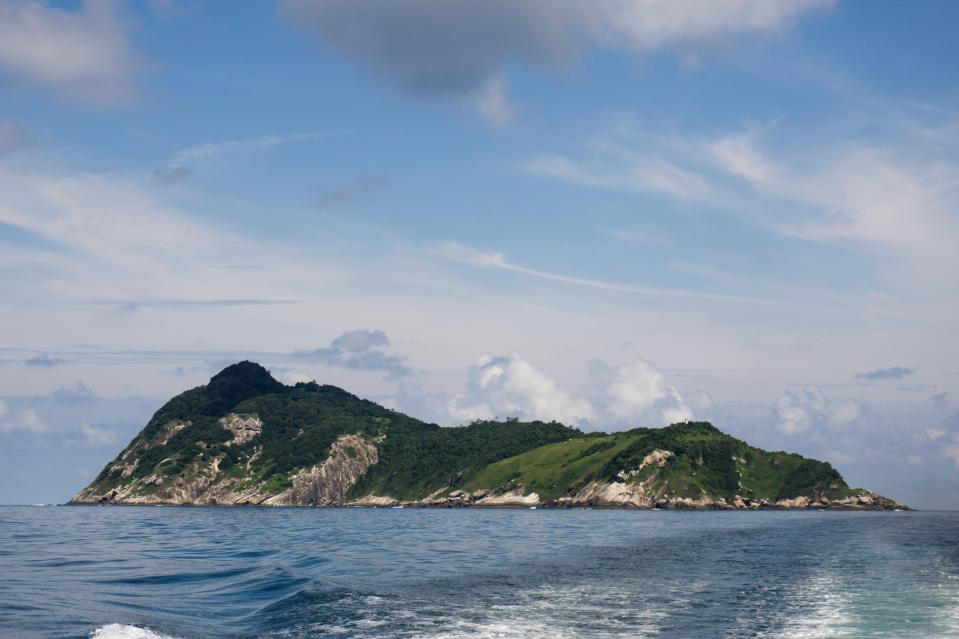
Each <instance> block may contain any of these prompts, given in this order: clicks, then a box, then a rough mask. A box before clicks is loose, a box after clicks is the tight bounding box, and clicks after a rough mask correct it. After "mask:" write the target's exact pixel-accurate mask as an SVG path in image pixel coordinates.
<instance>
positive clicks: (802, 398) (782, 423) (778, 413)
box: [773, 386, 867, 435]
mask: <svg viewBox="0 0 959 639" xmlns="http://www.w3.org/2000/svg"><path fill="white" fill-rule="evenodd" d="M866 410H867V406H866V404H865V403H864V402H863V401H862V400H856V399H852V398H848V397H837V398H828V397H826V396H825V395H824V394H823V392H822V391H821V390H820V389H819V388H817V387H816V386H807V387H806V388H804V389H802V391H799V392H793V391H786V392H785V393H784V394H783V395H782V397H780V398H779V400H778V401H777V402H776V406H775V408H774V409H773V414H774V424H775V427H776V429H777V430H779V431H780V432H783V433H786V434H788V435H797V434H802V433H807V432H810V431H814V430H830V429H833V428H843V427H846V426H849V425H851V424H853V423H855V422H857V421H859V420H860V419H861V418H862V417H863V416H864V414H865V412H866Z"/></svg>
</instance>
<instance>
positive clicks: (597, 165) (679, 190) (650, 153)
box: [523, 142, 718, 201]
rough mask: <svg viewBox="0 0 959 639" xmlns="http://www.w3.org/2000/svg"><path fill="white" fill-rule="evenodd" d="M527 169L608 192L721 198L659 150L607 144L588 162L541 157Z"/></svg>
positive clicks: (591, 154)
mask: <svg viewBox="0 0 959 639" xmlns="http://www.w3.org/2000/svg"><path fill="white" fill-rule="evenodd" d="M523 169H524V170H525V171H526V172H527V173H530V174H533V175H537V176H539V177H544V178H550V179H554V180H558V181H560V182H566V183H568V184H573V185H576V186H583V187H587V188H592V189H600V190H606V191H624V192H635V193H645V192H652V193H658V194H661V195H666V196H670V197H673V198H677V199H680V200H698V201H710V200H714V199H716V198H717V197H718V195H717V193H716V191H715V189H714V188H713V187H712V186H711V185H710V184H709V182H708V180H707V179H706V178H705V177H704V176H703V175H701V174H700V173H699V172H698V171H697V170H696V169H694V168H690V167H686V166H683V165H682V164H680V163H678V162H676V161H673V160H670V159H667V158H666V157H664V156H663V154H662V153H660V152H657V151H656V150H639V149H632V148H629V147H627V146H625V145H621V144H616V143H612V142H606V143H603V144H599V145H596V148H594V149H593V150H592V151H590V152H589V153H588V155H587V156H586V157H585V158H581V159H574V158H571V157H567V156H563V155H549V154H547V155H540V156H537V157H535V158H533V159H532V160H530V161H528V162H526V164H524V166H523Z"/></svg>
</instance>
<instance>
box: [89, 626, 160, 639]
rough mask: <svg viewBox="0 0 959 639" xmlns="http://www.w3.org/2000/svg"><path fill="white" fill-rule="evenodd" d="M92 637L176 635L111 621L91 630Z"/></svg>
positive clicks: (126, 638)
mask: <svg viewBox="0 0 959 639" xmlns="http://www.w3.org/2000/svg"><path fill="white" fill-rule="evenodd" d="M90 639H174V637H170V636H168V635H163V634H160V633H159V632H153V631H152V630H150V629H149V628H141V627H140V626H128V625H125V624H121V623H109V624H107V625H105V626H101V627H99V628H97V629H96V630H94V631H93V632H91V633H90Z"/></svg>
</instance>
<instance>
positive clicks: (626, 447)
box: [467, 422, 849, 501]
mask: <svg viewBox="0 0 959 639" xmlns="http://www.w3.org/2000/svg"><path fill="white" fill-rule="evenodd" d="M654 450H664V451H669V452H671V453H673V455H672V456H671V457H669V458H668V459H667V460H666V461H665V463H664V465H663V467H662V468H659V467H657V468H655V469H654V468H652V467H649V468H647V469H645V472H643V471H640V472H639V473H638V474H636V475H634V476H632V477H630V481H642V480H643V479H646V478H647V477H648V476H650V475H651V474H652V473H653V472H654V471H655V473H656V480H657V483H658V485H659V486H660V487H661V488H662V489H663V491H664V492H665V493H668V494H671V495H675V496H678V497H691V498H697V497H699V496H700V495H702V494H706V495H710V496H712V497H714V498H715V497H723V498H724V499H731V498H733V497H734V496H735V495H737V494H739V495H742V496H747V497H750V498H754V499H766V500H769V501H776V500H780V499H791V498H794V497H797V496H799V495H808V496H812V495H816V496H826V497H831V498H832V497H842V496H845V495H846V493H848V492H849V489H848V486H847V485H846V483H845V482H844V481H843V479H842V477H841V476H840V475H839V473H838V472H837V471H836V470H835V469H834V468H833V467H832V466H831V465H830V464H828V463H826V462H820V461H816V460H814V459H806V458H804V457H801V456H800V455H793V454H790V453H780V452H774V453H770V452H766V451H763V450H760V449H758V448H753V447H752V446H749V445H748V444H746V443H745V442H743V441H740V440H738V439H736V438H734V437H730V436H729V435H726V434H725V433H723V432H722V431H720V430H719V429H717V428H716V427H714V426H713V425H711V424H709V423H707V422H687V423H681V424H673V425H672V426H668V427H666V428H637V429H634V430H630V431H626V432H622V433H612V434H610V435H605V434H599V435H594V436H590V437H587V438H582V439H578V440H573V441H566V442H563V443H559V444H554V445H550V446H545V447H543V448H538V449H535V450H531V451H529V452H527V453H524V454H521V455H518V456H516V457H513V458H510V459H505V460H503V461H500V462H498V463H494V464H491V465H490V466H489V467H487V468H486V469H484V470H483V472H482V473H479V474H478V475H477V476H475V477H474V478H473V479H472V480H471V481H470V482H469V484H468V485H467V488H469V489H472V490H475V489H479V488H487V489H492V490H508V489H509V488H511V487H513V486H517V485H522V486H524V487H525V489H526V490H527V491H531V492H536V493H537V494H539V495H540V496H541V497H543V498H545V499H557V498H560V497H562V496H564V495H566V494H569V493H571V492H576V491H577V490H579V489H580V488H582V487H583V486H585V485H586V484H588V483H589V482H591V481H601V482H610V481H618V480H621V479H619V477H621V475H620V474H621V473H622V472H623V471H627V472H628V471H631V470H636V469H639V468H640V467H641V466H642V463H643V459H644V458H645V457H646V456H647V455H649V454H650V453H651V452H653V451H654ZM618 476H619V477H618Z"/></svg>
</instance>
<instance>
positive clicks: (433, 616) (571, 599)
mask: <svg viewBox="0 0 959 639" xmlns="http://www.w3.org/2000/svg"><path fill="white" fill-rule="evenodd" d="M0 636H2V637H44V638H46V637H79V638H87V637H95V638H97V639H117V638H128V639H129V638H137V639H158V638H159V639H163V638H167V637H176V638H180V639H193V638H201V637H202V638H207V637H215V638H219V637H230V638H233V637H250V638H253V637H256V638H260V637H271V638H272V637H276V638H279V637H283V638H298V637H423V638H427V637H549V638H554V637H630V638H637V637H676V638H698V637H770V638H772V637H776V638H785V637H796V638H799V637H810V638H812V637H816V638H821V637H855V638H859V637H895V638H923V637H959V513H935V512H922V513H908V512H906V513H863V512H855V513H853V512H713V511H709V512H671V511H616V510H544V509H539V510H480V509H465V510H445V509H444V510H421V509H409V508H407V509H402V510H401V509H389V508H386V509H323V508H317V509H307V508H303V509H300V508H290V509H266V508H263V509H260V508H232V509H231V508H164V507H0Z"/></svg>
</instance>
